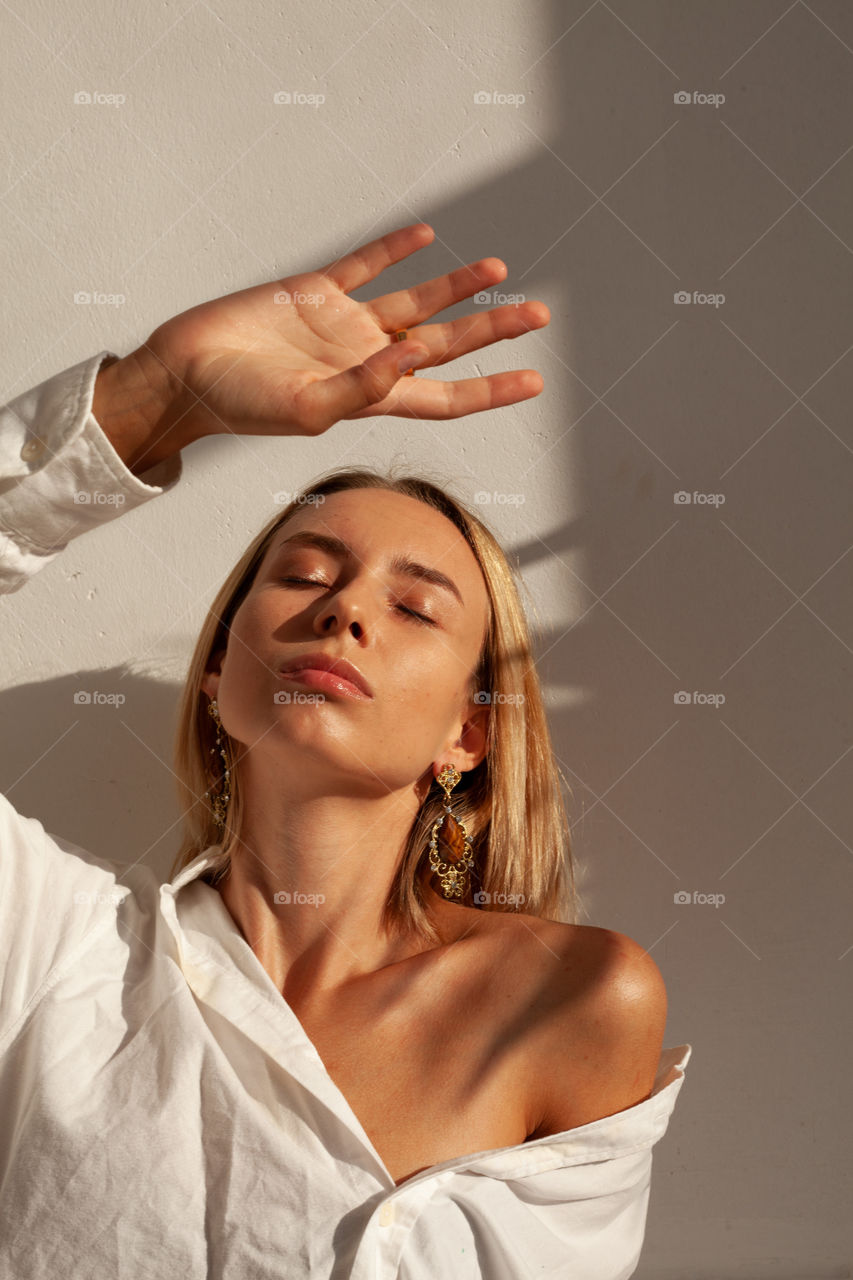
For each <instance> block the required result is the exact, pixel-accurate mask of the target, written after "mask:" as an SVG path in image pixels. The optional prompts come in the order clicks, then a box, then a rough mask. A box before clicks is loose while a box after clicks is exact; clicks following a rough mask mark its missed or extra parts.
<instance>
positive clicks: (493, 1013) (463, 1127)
mask: <svg viewBox="0 0 853 1280" xmlns="http://www.w3.org/2000/svg"><path fill="white" fill-rule="evenodd" d="M469 943H470V945H469ZM463 946H464V947H466V948H467V950H465V951H464V952H463V951H462V949H461V948H462V947H463ZM451 950H452V949H451ZM489 959H490V957H489V955H488V947H483V946H482V945H481V946H480V947H479V948H478V946H477V941H475V940H468V941H466V943H463V944H457V948H456V953H455V954H450V952H447V953H444V954H443V955H436V956H427V957H417V958H416V960H415V961H414V962H413V961H407V962H406V963H405V964H401V965H392V966H389V968H388V969H384V970H381V971H379V972H378V973H374V974H370V975H368V976H367V977H365V978H361V979H359V981H358V982H357V983H355V984H351V986H350V988H349V989H348V990H347V991H346V992H345V993H337V994H336V995H335V997H334V998H333V999H331V998H330V999H329V1000H328V1001H327V1002H326V1003H325V1004H323V1003H321V1002H319V1001H318V1000H316V999H314V1000H312V1002H311V1004H310V1006H309V1005H308V1004H302V1005H300V1007H298V1008H296V1010H295V1011H296V1013H297V1016H298V1017H299V1019H300V1021H301V1023H302V1025H303V1027H304V1028H305V1031H306V1033H307V1034H308V1036H309V1038H310V1039H311V1040H312V1041H313V1043H314V1045H315V1046H316V1048H317V1051H318V1053H319V1054H320V1057H321V1059H322V1060H323V1062H324V1064H325V1066H326V1069H327V1070H328V1072H329V1075H330V1076H331V1078H332V1080H333V1081H334V1083H335V1084H336V1085H337V1087H338V1088H339V1089H340V1091H341V1093H342V1094H343V1095H344V1097H345V1098H346V1100H347V1102H348V1103H349V1104H350V1106H351V1107H352V1110H353V1111H354V1112H355V1114H356V1116H357V1117H358V1119H359V1121H360V1122H361V1124H362V1125H363V1127H364V1130H365V1132H366V1133H367V1136H368V1137H369V1138H370V1141H371V1142H372V1143H373V1145H374V1147H375V1148H376V1150H377V1151H378V1153H379V1155H380V1156H381V1158H382V1160H383V1162H384V1164H385V1166H386V1168H387V1169H388V1171H389V1173H390V1174H391V1176H392V1178H393V1179H394V1181H395V1182H397V1183H398V1184H399V1183H400V1182H403V1181H405V1180H406V1179H407V1178H409V1177H411V1176H412V1175H413V1174H415V1173H418V1172H420V1171H421V1170H422V1169H427V1168H429V1167H430V1166H432V1165H434V1164H440V1163H442V1162H444V1161H445V1160H451V1159H453V1158H455V1157H457V1156H462V1155H466V1154H468V1153H470V1152H474V1151H484V1150H490V1149H492V1148H494V1147H504V1146H514V1145H516V1144H517V1143H520V1142H523V1141H524V1139H525V1138H526V1137H527V1107H528V1098H529V1085H528V1080H529V1075H530V1070H531V1067H530V1058H529V1043H528V1040H527V1037H526V1035H525V1030H526V1028H525V1026H524V1025H523V1024H524V1019H523V1018H520V1017H519V1016H518V1007H519V990H518V987H517V985H516V986H515V987H514V989H510V990H507V989H506V985H507V984H506V980H505V972H504V968H503V966H501V972H500V973H496V972H495V966H494V965H493V964H492V965H490V964H489V963H488V962H489Z"/></svg>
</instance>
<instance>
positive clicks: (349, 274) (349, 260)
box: [322, 222, 435, 293]
mask: <svg viewBox="0 0 853 1280" xmlns="http://www.w3.org/2000/svg"><path fill="white" fill-rule="evenodd" d="M434 239H435V232H434V231H433V229H432V227H431V226H430V225H429V223H427V222H413V223H412V224H411V225H410V226H408V227H400V228H399V229H398V230H397V231H389V232H388V234H387V235H384V236H379V238H378V239H377V240H371V241H369V243H368V244H363V245H361V246H359V248H357V249H353V250H352V251H351V252H350V253H346V254H344V256H343V257H341V258H336V259H335V260H334V261H333V262H330V263H329V264H328V265H327V266H325V267H323V268H322V273H323V275H325V276H328V277H329V279H330V280H331V281H332V282H333V283H334V284H336V285H337V286H338V288H339V289H341V290H343V292H344V293H350V292H351V291H352V290H353V289H358V288H360V287H361V285H363V284H367V283H368V281H369V280H374V279H375V278H376V277H377V276H378V275H379V274H380V272H382V271H384V270H385V268H386V267H390V266H391V264H392V263H394V262H400V261H402V259H403V258H408V256H409V255H410V254H412V253H415V252H416V251H417V250H418V249H423V248H424V247H425V246H426V245H428V244H431V243H432V241H433V240H434Z"/></svg>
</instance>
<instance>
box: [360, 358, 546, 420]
mask: <svg viewBox="0 0 853 1280" xmlns="http://www.w3.org/2000/svg"><path fill="white" fill-rule="evenodd" d="M544 385H545V383H544V381H543V379H542V375H541V374H539V373H537V372H536V370H535V369H514V370H512V372H509V373H490V374H489V375H488V376H486V377H482V378H462V379H461V380H460V381H459V382H439V381H436V380H432V379H429V378H424V377H416V378H405V379H403V380H401V383H400V386H399V387H394V389H393V390H392V392H391V394H390V395H389V397H388V399H387V401H383V402H380V403H379V404H373V405H371V406H370V408H368V409H364V410H362V411H360V412H357V413H353V414H349V415H348V416H349V417H353V418H366V417H368V416H371V415H376V416H379V415H380V414H385V413H388V414H394V415H395V416H397V417H400V418H424V419H429V420H435V419H446V418H464V417H465V416H466V415H467V414H469V413H482V412H483V410H484V409H502V408H503V407H504V406H505V405H508V404H518V403H519V402H520V401H522V400H531V399H532V398H533V397H534V396H538V395H539V394H540V392H541V391H542V390H543V388H544Z"/></svg>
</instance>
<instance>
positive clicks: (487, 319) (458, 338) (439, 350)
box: [409, 302, 551, 365]
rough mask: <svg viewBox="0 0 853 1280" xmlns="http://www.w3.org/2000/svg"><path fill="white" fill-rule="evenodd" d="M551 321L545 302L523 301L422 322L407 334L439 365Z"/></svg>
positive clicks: (541, 327)
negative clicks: (488, 309) (456, 318)
mask: <svg viewBox="0 0 853 1280" xmlns="http://www.w3.org/2000/svg"><path fill="white" fill-rule="evenodd" d="M550 322H551V312H550V311H549V310H548V308H547V307H546V306H545V303H544V302H522V303H519V304H518V305H517V306H507V307H495V308H494V309H493V310H491V311H486V312H484V314H483V315H480V316H461V317H460V319H458V320H448V321H446V322H445V323H444V324H426V325H421V326H420V327H419V328H418V329H417V331H416V332H410V334H409V337H410V338H412V339H416V340H417V341H418V342H422V343H423V344H424V346H425V347H426V348H427V349H428V351H429V364H430V365H439V364H447V362H448V361H449V360H456V359H457V358H458V357H459V356H464V355H468V354H470V352H472V351H479V350H481V349H482V348H483V347H488V346H491V344H492V343H494V342H503V341H504V339H507V338H510V339H511V338H520V337H522V336H523V335H524V334H525V333H531V332H532V331H533V330H534V329H544V327H545V325H547V324H550Z"/></svg>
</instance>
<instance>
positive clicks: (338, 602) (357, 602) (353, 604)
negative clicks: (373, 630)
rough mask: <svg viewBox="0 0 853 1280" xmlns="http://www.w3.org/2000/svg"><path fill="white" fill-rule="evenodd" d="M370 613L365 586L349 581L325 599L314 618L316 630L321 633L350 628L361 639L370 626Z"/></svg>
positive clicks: (333, 632) (326, 633)
mask: <svg viewBox="0 0 853 1280" xmlns="http://www.w3.org/2000/svg"><path fill="white" fill-rule="evenodd" d="M369 613H370V605H369V603H368V602H367V601H366V592H365V589H364V587H361V588H359V587H358V586H357V584H356V583H355V582H349V583H347V585H346V586H345V587H341V589H340V590H339V591H336V592H335V593H334V595H331V596H328V597H326V598H325V599H324V601H323V604H322V606H321V608H319V609H318V610H317V614H316V617H315V619H314V625H315V630H316V631H317V632H318V634H320V635H329V634H332V635H334V634H335V633H336V632H338V631H343V630H349V631H350V632H351V633H352V634H353V635H354V636H355V638H356V639H357V640H360V639H361V637H362V636H364V635H366V634H367V632H368V630H369V628H370V625H371V624H370V621H369V617H368V615H369Z"/></svg>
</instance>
